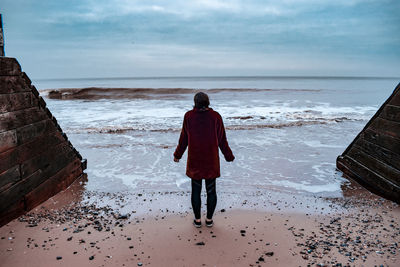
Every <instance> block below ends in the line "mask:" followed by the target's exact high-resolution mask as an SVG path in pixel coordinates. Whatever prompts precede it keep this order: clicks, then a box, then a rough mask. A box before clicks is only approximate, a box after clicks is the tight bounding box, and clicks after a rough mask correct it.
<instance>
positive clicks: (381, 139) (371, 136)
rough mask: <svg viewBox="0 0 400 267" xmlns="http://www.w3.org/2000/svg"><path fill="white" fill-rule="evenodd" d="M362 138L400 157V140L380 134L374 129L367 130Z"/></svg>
mask: <svg viewBox="0 0 400 267" xmlns="http://www.w3.org/2000/svg"><path fill="white" fill-rule="evenodd" d="M361 136H362V138H364V139H365V140H366V141H368V142H370V143H374V144H376V145H378V146H381V147H383V148H386V149H388V150H390V151H392V152H393V153H396V154H398V155H400V139H397V138H393V137H391V136H389V135H385V134H383V133H378V132H376V131H374V130H372V129H367V130H366V131H364V132H363V133H362V135H361Z"/></svg>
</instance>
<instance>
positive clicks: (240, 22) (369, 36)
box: [0, 0, 400, 79]
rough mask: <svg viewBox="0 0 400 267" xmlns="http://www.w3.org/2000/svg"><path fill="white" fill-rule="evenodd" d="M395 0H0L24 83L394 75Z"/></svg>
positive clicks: (399, 48) (397, 58) (399, 29)
mask: <svg viewBox="0 0 400 267" xmlns="http://www.w3.org/2000/svg"><path fill="white" fill-rule="evenodd" d="M399 10H400V1H398V0H335V1H329V0H280V1H271V0H264V1H261V0H231V1H225V0H142V1H140V0H109V1H105V0H68V1H66V0H1V1H0V13H2V15H3V28H4V34H5V52H6V56H9V57H15V58H17V59H18V60H19V62H20V63H21V65H22V67H23V70H24V71H25V72H27V73H28V75H29V76H30V77H32V78H33V79H42V78H85V77H152V76H380V77H400V68H399V64H398V62H400V16H399V15H398V13H399Z"/></svg>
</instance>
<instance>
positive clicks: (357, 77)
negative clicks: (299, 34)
mask: <svg viewBox="0 0 400 267" xmlns="http://www.w3.org/2000/svg"><path fill="white" fill-rule="evenodd" d="M185 78H186V79H187V78H202V79H218V78H228V79H229V78H242V79H251V78H266V79H273V78H286V79H348V80H352V79H365V80H374V79H382V80H384V79H400V77H394V76H342V75H341V76H337V75H336V76H327V75H316V76H311V75H304V76H300V75H248V76H247V75H237V76H231V75H229V76H225V75H221V76H210V75H206V76H125V77H124V76H119V77H118V76H116V77H82V78H73V77H68V78H38V79H35V80H36V81H58V80H93V79H96V80H123V79H132V80H135V79H136V80H150V79H185Z"/></svg>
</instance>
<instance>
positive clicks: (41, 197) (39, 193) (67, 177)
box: [25, 160, 82, 210]
mask: <svg viewBox="0 0 400 267" xmlns="http://www.w3.org/2000/svg"><path fill="white" fill-rule="evenodd" d="M81 174H82V169H81V167H80V162H79V160H75V161H73V162H71V163H70V164H68V166H66V167H65V168H63V169H62V170H60V171H59V172H58V173H56V174H55V175H53V176H52V177H50V178H49V179H47V180H46V181H45V182H43V183H42V184H40V185H39V186H38V187H36V188H35V189H34V190H32V191H31V192H29V193H27V194H26V196H25V201H26V209H27V210H31V209H33V208H34V207H36V206H37V205H39V204H40V203H42V202H44V201H46V200H47V199H49V198H50V197H52V196H54V195H55V194H57V193H58V192H60V191H62V190H64V189H66V188H67V187H68V186H69V185H70V184H71V183H72V182H73V181H75V180H76V179H77V178H78V177H79V176H80V175H81Z"/></svg>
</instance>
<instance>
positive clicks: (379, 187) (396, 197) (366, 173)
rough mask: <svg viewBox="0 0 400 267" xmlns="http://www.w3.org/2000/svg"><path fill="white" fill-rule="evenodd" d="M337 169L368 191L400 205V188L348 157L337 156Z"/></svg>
mask: <svg viewBox="0 0 400 267" xmlns="http://www.w3.org/2000/svg"><path fill="white" fill-rule="evenodd" d="M337 167H338V169H339V170H341V171H342V172H343V173H344V174H345V175H347V176H348V177H350V178H352V179H354V180H356V181H357V182H358V183H360V184H361V185H362V186H364V187H365V188H367V189H368V190H370V191H372V192H374V193H376V194H378V195H384V196H385V197H386V198H388V199H390V200H392V201H395V202H397V203H400V187H399V186H397V185H396V184H394V183H392V182H391V181H389V180H387V179H385V178H384V177H382V176H380V175H379V174H377V173H374V172H373V171H371V170H369V169H368V168H367V167H366V166H364V165H362V164H360V163H358V162H357V161H355V160H354V159H352V158H350V157H348V156H344V157H342V156H339V157H338V159H337Z"/></svg>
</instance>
